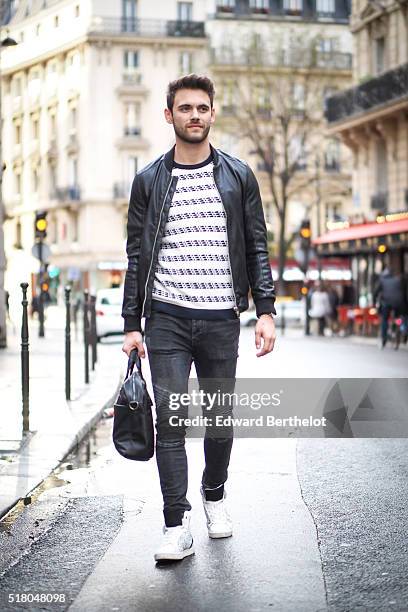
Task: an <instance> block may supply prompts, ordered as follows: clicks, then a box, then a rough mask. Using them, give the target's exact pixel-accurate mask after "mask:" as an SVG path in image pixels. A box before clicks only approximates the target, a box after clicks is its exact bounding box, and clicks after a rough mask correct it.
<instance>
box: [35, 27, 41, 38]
mask: <svg viewBox="0 0 408 612" xmlns="http://www.w3.org/2000/svg"><path fill="white" fill-rule="evenodd" d="M40 34H41V24H38V25H37V26H36V28H35V35H36V36H40Z"/></svg>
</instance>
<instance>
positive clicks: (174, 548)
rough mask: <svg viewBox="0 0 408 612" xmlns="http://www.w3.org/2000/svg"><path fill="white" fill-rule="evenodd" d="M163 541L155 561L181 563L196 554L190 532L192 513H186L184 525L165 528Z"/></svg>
mask: <svg viewBox="0 0 408 612" xmlns="http://www.w3.org/2000/svg"><path fill="white" fill-rule="evenodd" d="M163 534H164V536H163V540H162V543H161V545H160V547H159V549H158V551H157V552H156V553H155V555H154V559H155V561H181V559H184V557H188V556H189V555H193V554H194V553H195V550H194V546H193V536H192V535H191V531H190V512H189V511H187V510H186V511H185V512H184V516H183V523H182V525H177V526H176V527H166V526H164V527H163Z"/></svg>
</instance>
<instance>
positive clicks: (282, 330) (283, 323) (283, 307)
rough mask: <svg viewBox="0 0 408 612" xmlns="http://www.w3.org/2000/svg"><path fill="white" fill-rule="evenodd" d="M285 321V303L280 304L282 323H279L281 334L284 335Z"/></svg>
mask: <svg viewBox="0 0 408 612" xmlns="http://www.w3.org/2000/svg"><path fill="white" fill-rule="evenodd" d="M285 327H286V319H285V302H283V304H282V323H281V334H282V336H284V335H285Z"/></svg>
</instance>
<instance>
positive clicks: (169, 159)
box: [163, 143, 220, 172]
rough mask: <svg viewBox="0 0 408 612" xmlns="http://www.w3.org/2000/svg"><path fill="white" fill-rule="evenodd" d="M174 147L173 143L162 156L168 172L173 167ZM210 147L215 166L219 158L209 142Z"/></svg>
mask: <svg viewBox="0 0 408 612" xmlns="http://www.w3.org/2000/svg"><path fill="white" fill-rule="evenodd" d="M175 148H176V145H173V146H172V148H171V149H170V151H167V153H165V154H164V156H163V160H164V165H165V166H166V168H167V170H168V171H169V172H171V171H172V169H173V162H174V151H175ZM210 149H211V153H212V156H213V160H214V166H217V165H218V163H219V159H220V156H219V154H218V151H217V149H216V148H215V147H213V146H212V144H211V143H210Z"/></svg>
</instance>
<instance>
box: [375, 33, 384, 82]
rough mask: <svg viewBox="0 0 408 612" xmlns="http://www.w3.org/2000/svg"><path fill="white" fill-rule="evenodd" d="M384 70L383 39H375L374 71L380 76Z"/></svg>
mask: <svg viewBox="0 0 408 612" xmlns="http://www.w3.org/2000/svg"><path fill="white" fill-rule="evenodd" d="M384 70H385V38H384V37H383V36H382V37H381V38H376V39H375V41H374V71H375V74H381V73H382V72H384Z"/></svg>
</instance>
